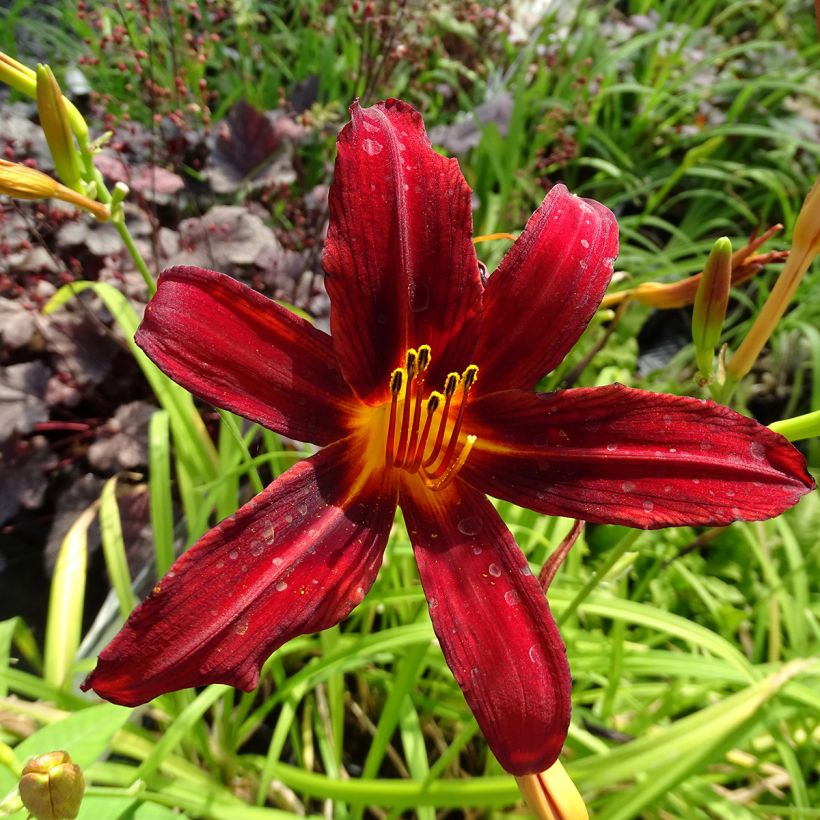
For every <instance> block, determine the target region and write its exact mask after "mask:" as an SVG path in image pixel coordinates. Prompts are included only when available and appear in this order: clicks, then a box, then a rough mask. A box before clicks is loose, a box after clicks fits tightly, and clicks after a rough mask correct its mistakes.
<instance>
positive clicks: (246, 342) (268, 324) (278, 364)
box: [136, 267, 355, 444]
mask: <svg viewBox="0 0 820 820" xmlns="http://www.w3.org/2000/svg"><path fill="white" fill-rule="evenodd" d="M136 341H137V344H138V345H139V346H140V347H141V348H142V349H143V350H144V351H145V352H146V353H147V354H148V356H150V357H151V359H153V361H154V362H155V363H156V365H157V366H158V367H159V368H160V369H161V370H163V371H164V372H165V373H167V374H168V375H169V376H170V377H171V378H172V379H173V380H174V381H175V382H178V383H179V384H181V385H182V386H183V387H185V388H187V389H188V390H190V391H191V392H192V393H195V394H196V395H197V396H200V397H201V398H203V399H205V400H206V401H208V402H211V404H215V405H216V406H217V407H224V408H225V409H227V410H231V411H233V412H234V413H238V414H239V415H240V416H244V417H245V418H248V419H251V420H252V421H258V422H259V423H260V424H262V425H264V426H265V427H269V428H270V429H271V430H275V431H276V432H277V433H282V434H284V435H286V436H290V437H291V438H295V439H299V440H300V441H310V442H312V443H314V444H328V443H330V442H331V441H336V440H337V439H339V438H342V437H343V436H345V435H347V430H346V427H345V420H346V418H347V414H348V413H349V412H350V407H351V406H352V405H353V402H354V401H355V399H354V398H353V396H352V394H351V393H350V389H349V388H348V387H347V385H346V384H345V382H344V379H343V378H342V375H341V371H340V369H339V365H338V362H337V361H336V354H335V353H334V351H333V345H332V343H331V341H330V337H329V336H328V335H327V334H326V333H323V332H322V331H321V330H317V329H316V328H315V327H313V325H311V324H310V322H307V321H305V320H304V319H302V318H300V317H299V316H296V315H295V314H293V313H291V312H290V311H289V310H285V309H284V308H283V307H280V306H279V305H277V304H276V302H274V301H272V300H271V299H268V298H267V297H265V296H262V295H261V294H260V293H257V292H256V291H255V290H252V289H251V288H249V287H247V286H246V285H243V284H242V283H241V282H237V281H236V280H235V279H232V278H231V277H230V276H225V275H224V274H222V273H216V272H215V271H210V270H203V269H202V268H193V267H176V268H170V269H169V270H166V271H165V272H164V273H163V274H162V275H161V276H160V278H159V284H158V288H157V293H156V296H154V298H153V299H152V300H151V302H150V304H149V305H148V307H147V308H146V310H145V318H144V319H143V322H142V324H141V325H140V328H139V330H138V331H137V335H136Z"/></svg>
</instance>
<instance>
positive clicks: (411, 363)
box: [404, 347, 419, 381]
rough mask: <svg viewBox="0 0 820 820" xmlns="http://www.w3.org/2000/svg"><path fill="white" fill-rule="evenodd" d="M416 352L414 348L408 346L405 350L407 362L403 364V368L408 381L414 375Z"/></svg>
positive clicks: (416, 359)
mask: <svg viewBox="0 0 820 820" xmlns="http://www.w3.org/2000/svg"><path fill="white" fill-rule="evenodd" d="M418 356H419V354H418V352H417V351H416V349H415V348H412V347H411V348H410V350H408V351H407V364H406V365H405V368H404V369H405V370H406V371H407V377H408V379H409V380H410V381H412V380H413V376H415V375H416V372H417V371H416V363H417V362H418Z"/></svg>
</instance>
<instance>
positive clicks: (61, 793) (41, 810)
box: [20, 752, 85, 820]
mask: <svg viewBox="0 0 820 820" xmlns="http://www.w3.org/2000/svg"><path fill="white" fill-rule="evenodd" d="M84 790H85V781H84V780H83V773H82V770H81V769H80V767H79V766H77V765H76V764H74V763H72V762H71V758H70V757H69V756H68V752H47V753H46V754H44V755H39V756H38V757H34V758H32V759H31V760H29V762H28V763H26V765H25V767H24V768H23V775H22V777H21V778H20V799H21V800H22V801H23V805H24V806H25V807H26V808H27V809H28V810H29V812H30V813H31V816H32V817H33V818H35V820H74V818H75V817H76V816H77V815H78V814H79V811H80V803H81V802H82V799H83V791H84Z"/></svg>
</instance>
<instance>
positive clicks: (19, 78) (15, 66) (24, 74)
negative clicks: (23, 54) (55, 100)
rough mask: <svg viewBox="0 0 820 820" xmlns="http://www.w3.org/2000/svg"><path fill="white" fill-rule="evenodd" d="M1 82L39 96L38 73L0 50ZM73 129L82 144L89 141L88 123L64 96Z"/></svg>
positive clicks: (17, 89)
mask: <svg viewBox="0 0 820 820" xmlns="http://www.w3.org/2000/svg"><path fill="white" fill-rule="evenodd" d="M0 82H2V83H5V84H6V85H10V86H11V87H12V88H13V89H14V90H15V91H19V92H20V93H21V94H25V95H26V96H27V97H31V98H32V99H35V98H36V97H37V74H36V73H35V72H34V71H33V70H32V69H30V68H29V67H28V66H26V65H23V64H22V63H18V62H17V60H15V59H14V58H13V57H9V55H8V54H4V53H3V52H2V51H0ZM63 103H64V105H65V109H66V114H67V116H68V121H69V123H70V125H71V130H72V131H73V132H74V134H75V135H76V136H77V139H78V140H79V141H80V144H81V145H83V146H85V145H86V144H87V143H88V123H86V121H85V119H84V117H83V115H82V114H81V113H80V112H79V111H78V110H77V108H76V106H75V105H74V104H73V103H72V102H71V101H70V100H67V99H65V97H63Z"/></svg>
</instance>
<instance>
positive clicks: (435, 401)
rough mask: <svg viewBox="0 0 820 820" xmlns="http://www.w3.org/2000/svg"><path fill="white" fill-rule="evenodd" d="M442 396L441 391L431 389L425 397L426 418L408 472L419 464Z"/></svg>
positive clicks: (414, 470) (413, 471) (413, 470)
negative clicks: (427, 396)
mask: <svg viewBox="0 0 820 820" xmlns="http://www.w3.org/2000/svg"><path fill="white" fill-rule="evenodd" d="M443 398H444V396H442V395H441V393H439V392H437V391H433V392H432V393H431V394H430V396H429V398H428V399H427V418H426V419H425V420H424V429H423V430H422V431H421V436H419V439H418V441H417V442H416V452H415V453H414V455H413V460H412V462H411V463H410V466H409V467H408V468H407V471H408V472H410V473H415V472H416V471H417V470H418V468H419V467H420V466H421V459H422V458H423V456H424V448H425V447H426V446H427V439H428V438H429V437H430V428H431V427H432V426H433V416H435V414H436V410H437V409H438V406H439V403H440V402H441V400H442V399H443Z"/></svg>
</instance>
